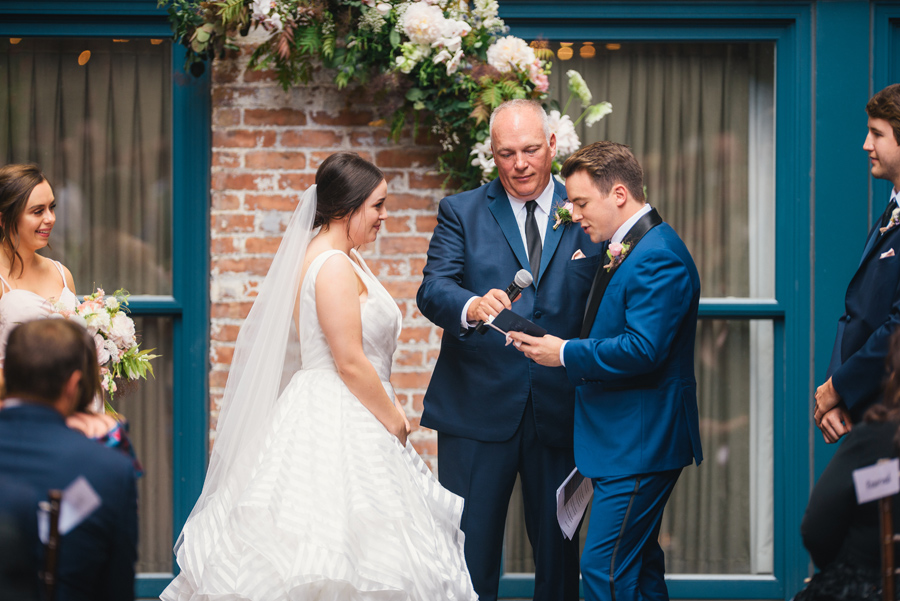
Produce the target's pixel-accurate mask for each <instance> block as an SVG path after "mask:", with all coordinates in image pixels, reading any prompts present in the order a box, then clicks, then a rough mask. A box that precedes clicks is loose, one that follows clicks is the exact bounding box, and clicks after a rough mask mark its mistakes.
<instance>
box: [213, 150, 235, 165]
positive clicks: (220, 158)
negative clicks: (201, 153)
mask: <svg viewBox="0 0 900 601" xmlns="http://www.w3.org/2000/svg"><path fill="white" fill-rule="evenodd" d="M212 166H213V167H224V168H226V169H235V168H237V167H240V166H241V155H239V154H237V153H235V152H226V151H224V150H215V151H213V153H212Z"/></svg>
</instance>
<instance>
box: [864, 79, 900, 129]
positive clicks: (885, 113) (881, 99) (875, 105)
mask: <svg viewBox="0 0 900 601" xmlns="http://www.w3.org/2000/svg"><path fill="white" fill-rule="evenodd" d="M866 114H867V115H869V117H871V118H872V119H884V120H885V121H887V122H888V123H890V124H891V129H893V130H894V140H896V141H897V144H900V83H895V84H892V85H889V86H888V87H886V88H885V89H883V90H881V91H880V92H878V93H877V94H875V95H874V96H872V98H871V99H870V100H869V103H868V104H866Z"/></svg>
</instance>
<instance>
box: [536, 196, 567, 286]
mask: <svg viewBox="0 0 900 601" xmlns="http://www.w3.org/2000/svg"><path fill="white" fill-rule="evenodd" d="M553 185H554V188H553V202H551V204H550V215H549V216H548V217H547V224H546V226H545V228H546V229H545V231H544V247H543V249H541V270H540V272H539V273H538V277H537V281H535V283H534V287H535V288H537V287H538V284H539V283H540V281H541V279H542V278H543V277H544V272H545V271H547V267H548V266H549V265H550V259H552V258H553V254H554V253H555V252H556V247H557V246H559V241H560V240H561V239H562V235H563V231H565V229H566V226H561V227H558V228H556V229H553V224H554V223H556V219H555V218H554V217H553V212H554V211H555V210H556V207H558V206H560V205H562V204H563V203H564V202H565V200H566V198H568V196H566V194H565V191H566V188H565V187H564V186H563V185H562V184H560V183H559V182H553Z"/></svg>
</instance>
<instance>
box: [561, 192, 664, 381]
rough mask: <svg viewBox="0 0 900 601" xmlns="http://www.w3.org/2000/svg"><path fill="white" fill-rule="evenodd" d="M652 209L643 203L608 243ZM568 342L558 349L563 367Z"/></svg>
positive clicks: (621, 234) (620, 238) (619, 239)
mask: <svg viewBox="0 0 900 601" xmlns="http://www.w3.org/2000/svg"><path fill="white" fill-rule="evenodd" d="M652 208H653V207H651V206H650V205H649V204H648V203H644V206H643V207H641V208H640V209H638V211H637V213H635V214H634V215H632V216H631V217H629V218H628V219H626V220H625V223H623V224H622V225H620V226H619V229H617V230H616V233H615V234H613V236H612V238H610V239H609V241H610V242H621V241H622V240H624V239H625V236H626V235H627V234H628V232H630V231H631V228H633V227H634V224H635V223H637V222H638V220H639V219H640V218H641V217H643V216H644V215H646V214H647V213H649V212H650V211H651V209H652ZM567 342H569V341H568V340H564V341H563V343H562V346H560V347H559V362H560V364H562V366H563V367H565V366H566V361H565V359H563V353H564V352H565V350H566V343H567Z"/></svg>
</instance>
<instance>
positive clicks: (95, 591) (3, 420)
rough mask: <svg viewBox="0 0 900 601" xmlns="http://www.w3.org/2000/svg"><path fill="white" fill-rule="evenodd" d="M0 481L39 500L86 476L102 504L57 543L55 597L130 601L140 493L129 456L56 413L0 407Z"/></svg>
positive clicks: (68, 600) (60, 599)
mask: <svg viewBox="0 0 900 601" xmlns="http://www.w3.org/2000/svg"><path fill="white" fill-rule="evenodd" d="M0 476H4V477H7V478H10V479H12V480H15V481H16V482H19V483H21V484H25V485H27V486H30V487H31V488H32V489H33V490H34V492H35V496H36V498H39V499H46V498H47V493H48V492H49V490H50V489H59V490H63V489H65V488H66V487H67V486H69V484H71V483H72V481H74V480H75V479H76V478H77V477H78V476H84V477H85V478H86V479H87V481H88V483H89V484H90V485H91V487H92V488H93V489H94V491H95V492H96V493H97V494H98V495H99V496H100V499H101V503H102V505H101V506H100V508H99V509H97V510H96V511H94V512H93V513H92V514H91V515H90V516H88V517H87V519H85V520H84V521H83V522H82V523H81V524H79V525H78V526H76V527H75V528H74V529H73V530H72V531H70V532H69V533H68V534H66V535H65V536H63V537H62V540H61V541H60V547H59V569H58V588H57V599H58V601H121V600H128V599H134V562H135V559H136V555H137V493H136V488H135V476H134V466H133V464H132V462H131V460H130V459H128V458H126V457H125V456H124V455H123V454H121V453H119V452H117V451H113V450H112V449H107V448H106V447H104V446H103V445H101V444H99V443H97V442H96V441H93V440H89V439H88V438H86V437H85V436H84V434H82V433H81V432H77V431H75V430H72V429H70V428H68V427H67V426H66V422H65V419H63V417H62V415H60V414H59V413H58V412H57V411H56V410H54V409H53V408H51V407H49V406H44V405H40V404H37V403H33V404H24V405H21V406H18V407H10V408H5V409H0ZM36 511H37V508H36V507H35V512H36Z"/></svg>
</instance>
